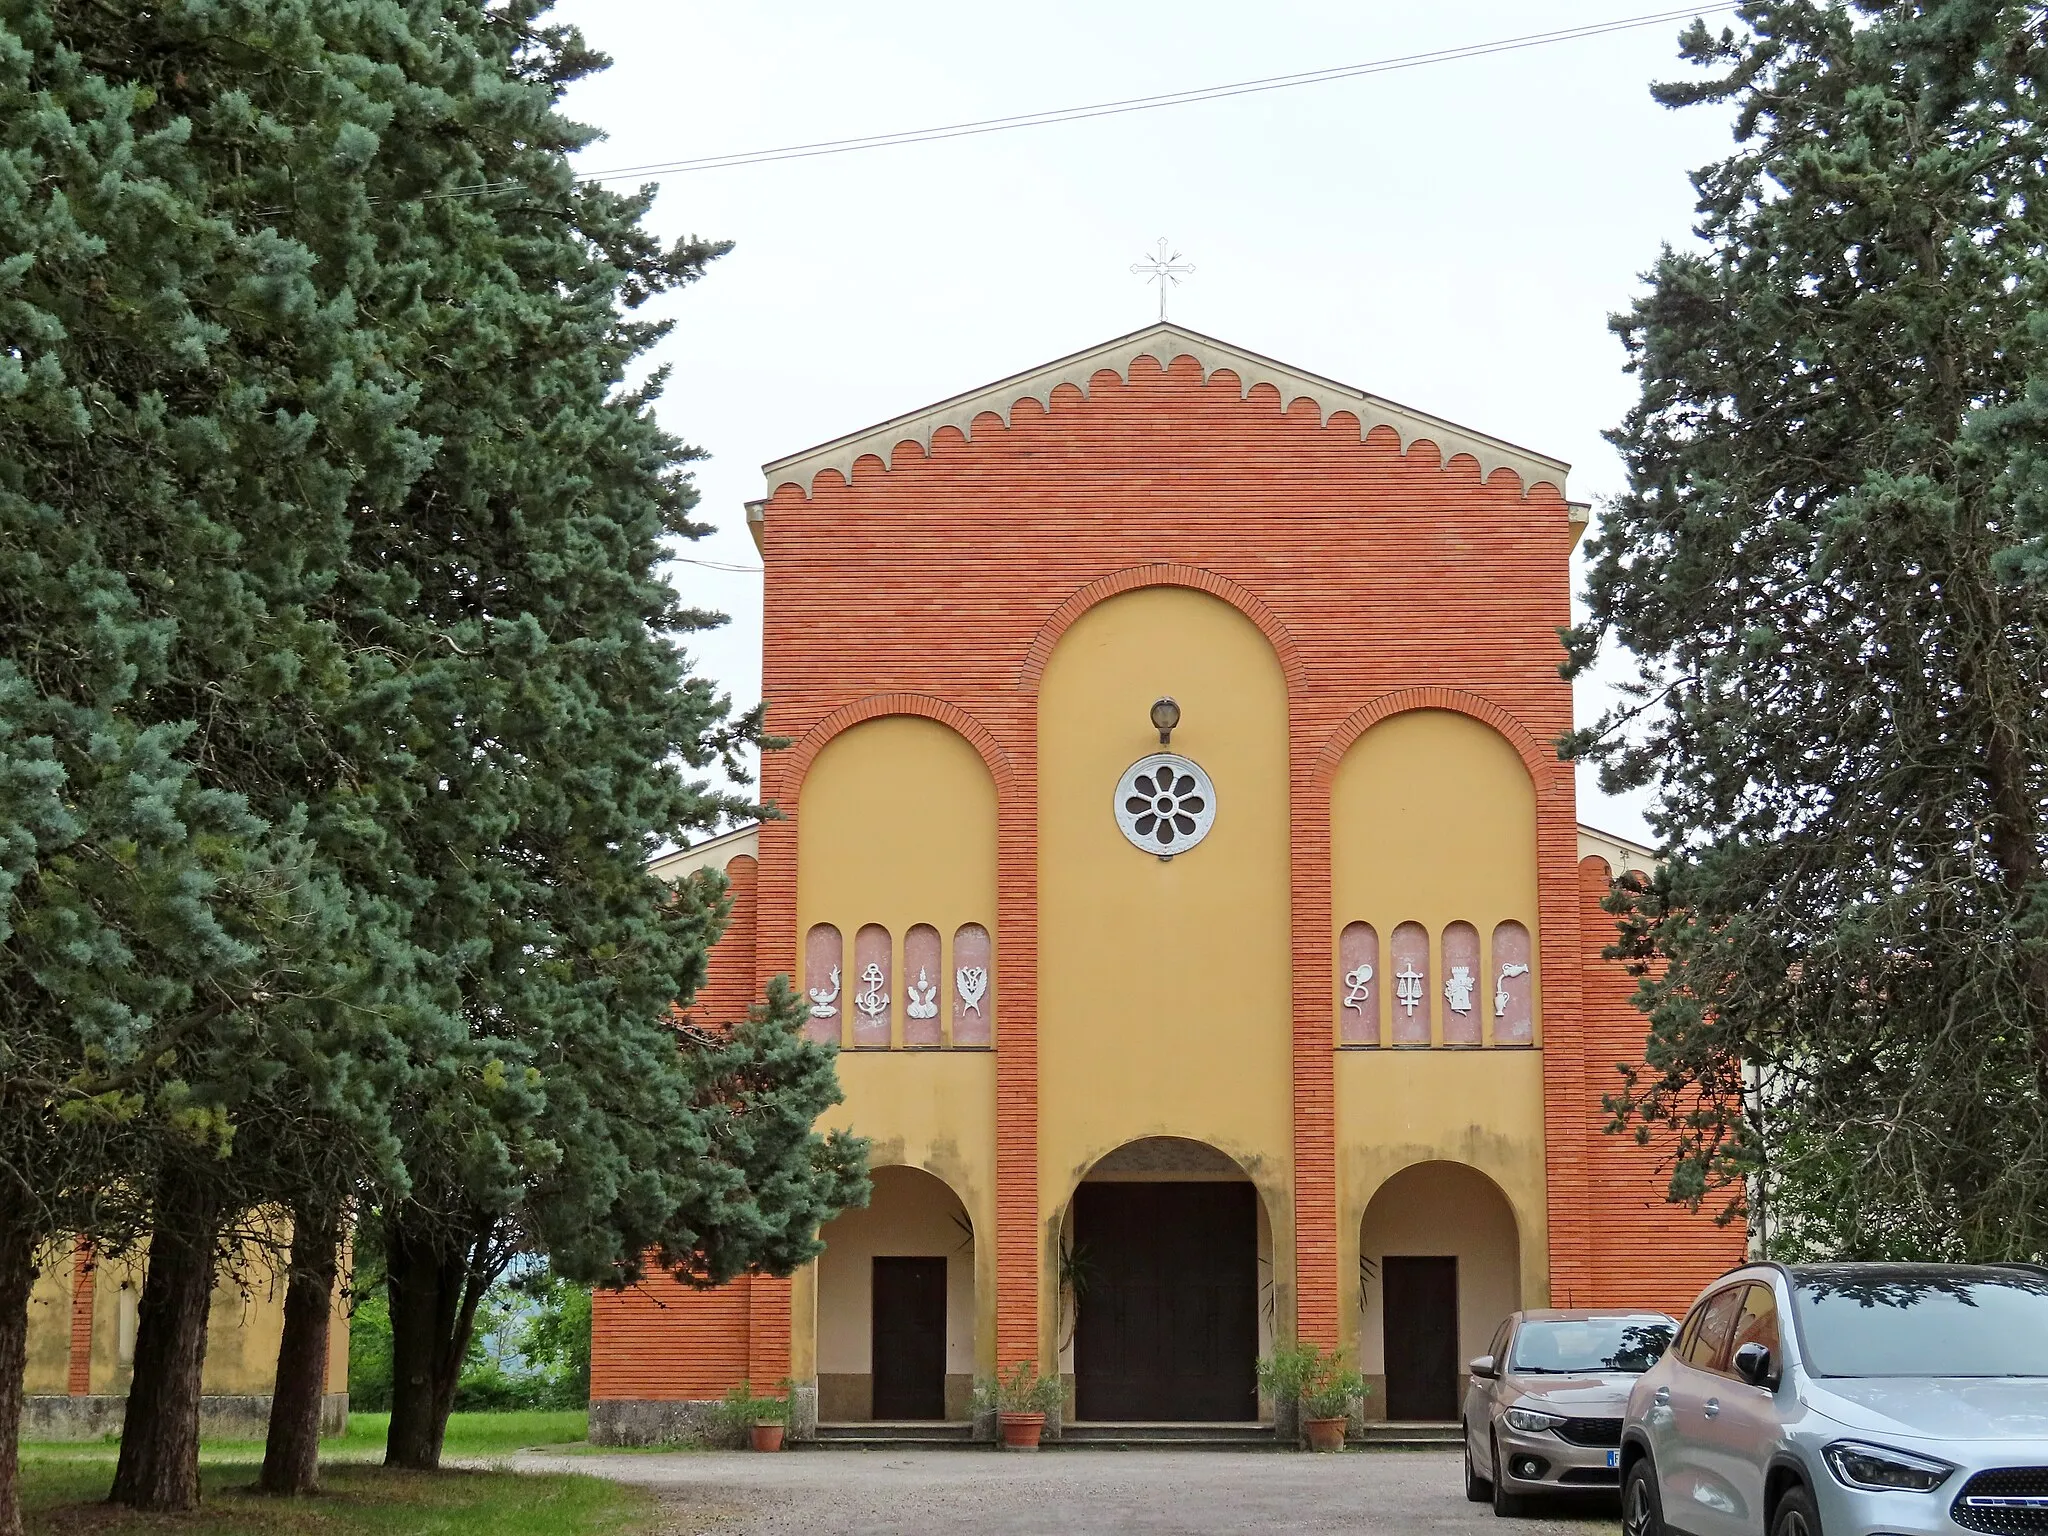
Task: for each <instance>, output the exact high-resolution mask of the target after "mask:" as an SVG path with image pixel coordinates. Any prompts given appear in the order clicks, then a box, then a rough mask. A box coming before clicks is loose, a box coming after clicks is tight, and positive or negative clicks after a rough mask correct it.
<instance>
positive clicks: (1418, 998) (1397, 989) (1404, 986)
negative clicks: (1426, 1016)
mask: <svg viewBox="0 0 2048 1536" xmlns="http://www.w3.org/2000/svg"><path fill="white" fill-rule="evenodd" d="M1394 983H1395V985H1394V996H1395V997H1397V998H1399V999H1400V1002H1401V1006H1402V1007H1403V1008H1406V1009H1407V1010H1408V1016H1409V1017H1410V1018H1413V1017H1414V1016H1415V1010H1416V1008H1417V1007H1418V1006H1419V1005H1420V1004H1421V1002H1422V972H1420V971H1418V970H1416V969H1415V962H1414V961H1412V960H1411V961H1409V962H1408V963H1407V964H1406V965H1405V966H1403V967H1402V969H1400V970H1398V971H1396V972H1394Z"/></svg>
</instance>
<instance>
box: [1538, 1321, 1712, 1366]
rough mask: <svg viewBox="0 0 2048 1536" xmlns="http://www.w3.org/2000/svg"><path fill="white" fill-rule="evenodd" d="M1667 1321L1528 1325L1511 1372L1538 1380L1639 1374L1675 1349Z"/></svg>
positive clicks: (1670, 1325) (1669, 1322)
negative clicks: (1666, 1352) (1669, 1350)
mask: <svg viewBox="0 0 2048 1536" xmlns="http://www.w3.org/2000/svg"><path fill="white" fill-rule="evenodd" d="M1676 1328H1677V1325H1676V1324H1675V1323H1673V1322H1672V1321H1671V1319H1670V1318H1668V1317H1585V1318H1576V1319H1573V1320H1572V1321H1569V1322H1547V1323H1524V1324H1522V1326H1521V1327H1520V1328H1519V1329H1517V1330H1516V1332H1515V1348H1514V1354H1513V1357H1512V1358H1511V1360H1510V1361H1509V1364H1508V1369H1509V1370H1513V1371H1520V1372H1522V1373H1523V1374H1525V1375H1536V1376H1593V1375H1604V1374H1608V1373H1611V1372H1618V1371H1619V1372H1627V1373H1628V1374H1630V1375H1635V1376H1640V1375H1641V1374H1642V1373H1643V1372H1644V1371H1647V1370H1648V1369H1649V1368H1650V1367H1651V1366H1653V1365H1655V1364H1656V1363H1657V1360H1658V1357H1659V1356H1661V1355H1662V1354H1663V1353H1664V1351H1665V1350H1666V1349H1668V1348H1670V1346H1671V1335H1672V1333H1673V1332H1675V1331H1676Z"/></svg>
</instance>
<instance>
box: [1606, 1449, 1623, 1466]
mask: <svg viewBox="0 0 2048 1536" xmlns="http://www.w3.org/2000/svg"><path fill="white" fill-rule="evenodd" d="M1607 1465H1609V1466H1610V1467H1618V1466H1620V1465H1621V1452H1619V1451H1609V1452H1608V1453H1607Z"/></svg>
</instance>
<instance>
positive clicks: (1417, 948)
mask: <svg viewBox="0 0 2048 1536" xmlns="http://www.w3.org/2000/svg"><path fill="white" fill-rule="evenodd" d="M1387 948H1388V949H1389V950H1390V951H1391V959H1392V961H1393V963H1392V964H1391V965H1390V966H1389V967H1388V972H1387V1002H1388V1005H1389V1006H1390V1007H1391V1008H1392V1009H1393V1019H1394V1028H1393V1032H1392V1038H1393V1042H1394V1044H1396V1045H1428V1044H1429V1043H1430V1034H1429V1015H1430V1005H1431V999H1432V998H1433V997H1434V995H1435V994H1433V993H1432V992H1431V991H1430V987H1429V930H1428V929H1427V928H1425V927H1423V926H1422V924H1420V923H1403V924H1401V926H1400V927H1398V928H1396V929H1395V930H1394V932H1393V934H1392V936H1391V937H1390V938H1389V939H1388V942H1387Z"/></svg>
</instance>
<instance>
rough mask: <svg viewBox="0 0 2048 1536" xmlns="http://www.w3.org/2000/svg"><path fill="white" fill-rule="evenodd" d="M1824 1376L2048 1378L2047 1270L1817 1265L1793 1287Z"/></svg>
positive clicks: (1804, 1333) (1804, 1334) (1805, 1338)
mask: <svg viewBox="0 0 2048 1536" xmlns="http://www.w3.org/2000/svg"><path fill="white" fill-rule="evenodd" d="M1792 1307H1793V1310H1794V1312H1795V1314H1796V1315H1797V1316H1798V1319H1799V1347H1800V1353H1801V1355H1802V1357H1803V1358H1804V1360H1805V1362H1806V1365H1807V1368H1808V1369H1809V1370H1811V1371H1813V1372H1814V1373H1815V1374H1817V1375H1821V1376H2048V1273H2039V1272H2035V1271H2031V1270H2020V1269H2001V1268H1995V1267H1990V1266H1984V1267H1973V1266H1964V1265H1953V1266H1941V1267H1936V1266H1928V1267H1924V1268H1923V1267H1918V1266H1892V1265H1878V1264H1873V1265H1868V1266H1861V1265H1843V1266H1839V1267H1837V1266H1833V1265H1816V1266H1813V1267H1811V1268H1807V1269H1803V1270H1801V1271H1800V1272H1799V1274H1798V1275H1797V1276H1796V1278H1795V1279H1794V1281H1793V1287H1792Z"/></svg>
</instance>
